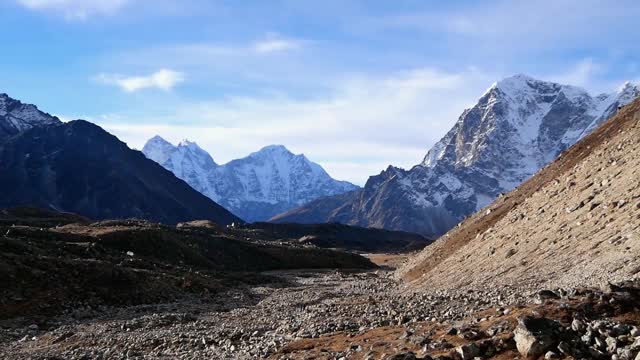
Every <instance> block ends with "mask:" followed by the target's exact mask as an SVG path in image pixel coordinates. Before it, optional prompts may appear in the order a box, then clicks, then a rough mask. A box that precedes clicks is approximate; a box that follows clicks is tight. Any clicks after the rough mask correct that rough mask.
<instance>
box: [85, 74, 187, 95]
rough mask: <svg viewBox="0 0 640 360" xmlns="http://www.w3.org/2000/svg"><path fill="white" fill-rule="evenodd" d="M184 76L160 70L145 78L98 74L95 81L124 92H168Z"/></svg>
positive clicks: (181, 80)
mask: <svg viewBox="0 0 640 360" xmlns="http://www.w3.org/2000/svg"><path fill="white" fill-rule="evenodd" d="M184 79H185V77H184V74H183V73H181V72H178V71H173V70H169V69H161V70H158V71H156V72H155V73H153V74H150V75H147V76H130V77H126V76H123V75H117V74H99V75H98V76H96V77H95V80H96V81H97V82H99V83H102V84H105V85H115V86H117V87H119V88H120V89H122V90H123V91H126V92H136V91H139V90H143V89H154V88H155V89H160V90H164V91H169V90H171V89H173V88H174V87H175V86H176V85H177V84H179V83H181V82H183V81H184Z"/></svg>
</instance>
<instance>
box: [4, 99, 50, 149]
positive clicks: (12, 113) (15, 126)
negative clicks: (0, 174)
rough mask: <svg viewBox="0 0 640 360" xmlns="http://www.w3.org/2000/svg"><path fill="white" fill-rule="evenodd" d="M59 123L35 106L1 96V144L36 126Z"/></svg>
mask: <svg viewBox="0 0 640 360" xmlns="http://www.w3.org/2000/svg"><path fill="white" fill-rule="evenodd" d="M59 123H60V120H59V119H58V118H57V117H55V116H51V115H49V114H47V113H44V112H42V111H40V110H38V108H37V107H35V106H34V105H31V104H23V103H21V102H20V101H18V100H14V99H12V98H10V97H9V96H7V94H0V142H2V141H3V140H4V139H6V138H8V137H10V136H13V135H16V134H18V133H20V132H22V131H25V130H28V129H31V128H33V127H35V126H44V125H51V124H59Z"/></svg>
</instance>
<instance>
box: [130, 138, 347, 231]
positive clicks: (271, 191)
mask: <svg viewBox="0 0 640 360" xmlns="http://www.w3.org/2000/svg"><path fill="white" fill-rule="evenodd" d="M142 152H143V153H144V154H145V155H146V156H147V157H148V158H149V159H151V160H154V161H156V162H157V163H159V164H160V165H162V166H164V167H165V168H166V169H168V170H170V171H172V172H173V173H174V174H175V175H176V176H177V177H179V178H181V179H183V180H184V181H186V182H187V183H189V184H190V185H191V186H192V187H193V188H194V189H196V190H198V191H200V192H201V193H203V194H205V195H206V196H208V197H209V198H211V199H213V200H214V201H216V202H218V203H219V204H221V205H222V206H224V207H226V208H227V209H229V210H230V211H231V212H233V213H234V214H236V215H238V216H240V217H241V218H243V219H244V220H246V221H251V222H253V221H262V220H267V219H269V218H270V217H272V216H274V215H276V214H279V213H282V212H284V211H287V210H290V209H292V208H295V207H298V206H301V205H303V204H306V203H308V202H309V201H312V200H314V199H317V198H319V197H323V196H331V195H336V194H342V193H345V192H349V191H352V190H356V189H358V187H357V186H355V185H353V184H351V183H348V182H346V181H337V180H334V179H332V178H331V176H329V174H327V172H326V171H324V169H323V168H322V167H321V166H320V165H318V164H316V163H314V162H311V161H309V159H307V158H306V157H305V156H304V155H294V154H293V153H291V152H290V151H289V150H287V148H285V147H284V146H282V145H272V146H267V147H265V148H263V149H261V150H260V151H257V152H254V153H252V154H250V155H249V156H247V157H245V158H242V159H237V160H233V161H230V162H229V163H227V164H224V165H217V164H216V163H215V162H214V161H213V159H212V158H211V156H210V155H209V154H208V153H207V152H206V151H204V150H203V149H201V148H200V147H199V146H198V145H197V144H195V143H193V142H189V141H182V142H181V143H180V144H178V145H177V146H173V145H172V144H170V143H169V142H167V141H166V140H164V139H162V138H161V137H159V136H155V137H154V138H152V139H150V140H149V141H148V142H147V143H146V144H145V146H144V148H143V149H142Z"/></svg>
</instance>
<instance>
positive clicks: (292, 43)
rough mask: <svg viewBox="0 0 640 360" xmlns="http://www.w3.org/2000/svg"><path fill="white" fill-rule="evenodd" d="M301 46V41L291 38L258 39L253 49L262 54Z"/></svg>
mask: <svg viewBox="0 0 640 360" xmlns="http://www.w3.org/2000/svg"><path fill="white" fill-rule="evenodd" d="M299 47H300V42H299V41H296V40H290V39H267V40H263V41H258V42H256V43H255V44H254V46H253V49H254V50H255V51H256V52H257V53H260V54H266V53H273V52H281V51H288V50H294V49H297V48H299Z"/></svg>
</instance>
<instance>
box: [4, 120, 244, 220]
mask: <svg viewBox="0 0 640 360" xmlns="http://www.w3.org/2000/svg"><path fill="white" fill-rule="evenodd" d="M25 205H26V206H36V207H41V208H47V209H54V210H59V211H69V212H75V213H78V214H81V215H83V216H87V217H89V218H93V219H105V218H129V217H137V218H143V219H148V220H153V221H157V222H163V223H168V224H173V223H177V222H180V221H189V220H194V219H209V220H212V221H214V222H217V223H220V224H229V223H231V222H234V221H235V222H238V221H241V220H240V219H239V218H237V217H236V216H234V215H233V214H231V213H230V212H228V211H227V210H225V209H224V208H222V207H221V206H219V205H218V204H216V203H215V202H213V201H212V200H210V199H208V198H207V197H205V196H204V195H202V194H200V193H198V192H197V191H195V190H194V189H192V188H191V187H190V186H189V185H187V184H186V183H185V182H184V181H182V180H180V179H178V178H176V177H175V176H174V175H173V174H172V173H170V172H169V171H167V170H165V169H164V168H162V167H161V166H160V165H158V164H156V163H155V162H153V161H151V160H149V159H147V158H146V157H145V156H144V155H143V154H142V153H141V152H138V151H134V150H131V149H129V148H128V147H127V146H126V144H124V143H123V142H121V141H119V140H118V139H117V138H116V137H115V136H113V135H111V134H109V133H107V132H106V131H104V130H103V129H102V128H100V127H98V126H96V125H94V124H91V123H89V122H86V121H82V120H76V121H71V122H69V123H64V124H62V123H60V124H54V125H48V126H40V127H32V128H30V129H27V130H25V131H23V132H21V133H19V134H17V135H14V136H12V137H10V138H8V139H7V140H6V141H5V142H4V143H2V144H1V145H0V207H16V206H25Z"/></svg>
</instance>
